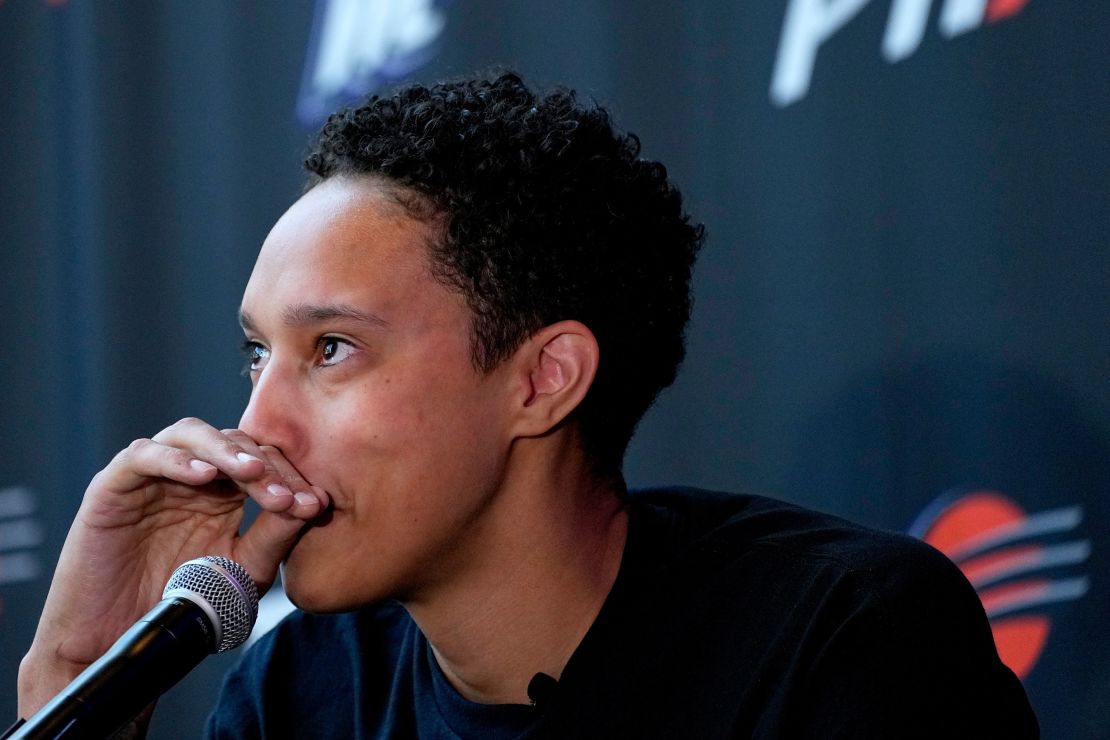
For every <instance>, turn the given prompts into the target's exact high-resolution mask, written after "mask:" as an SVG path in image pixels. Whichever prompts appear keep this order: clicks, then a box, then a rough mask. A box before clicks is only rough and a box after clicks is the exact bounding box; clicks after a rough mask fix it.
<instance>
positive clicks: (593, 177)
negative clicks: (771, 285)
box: [305, 73, 704, 473]
mask: <svg viewBox="0 0 1110 740" xmlns="http://www.w3.org/2000/svg"><path fill="white" fill-rule="evenodd" d="M639 154H640V141H639V139H638V138H637V137H636V136H635V135H634V134H630V133H621V132H619V131H617V130H615V129H614V126H613V123H612V121H611V118H610V115H609V113H608V112H607V111H606V110H605V109H604V108H602V107H600V106H597V105H584V104H581V103H579V102H578V100H577V98H576V96H575V93H574V91H572V90H568V89H563V88H557V89H554V90H552V91H549V92H546V93H544V92H536V91H533V90H531V89H529V87H528V86H527V85H526V84H525V83H524V82H523V81H522V80H521V78H520V77H519V76H517V75H516V74H513V73H503V74H501V75H499V76H497V77H496V78H495V79H485V78H481V79H466V80H456V81H451V82H444V83H440V84H436V85H433V86H431V87H424V86H421V85H412V86H408V87H404V88H401V89H399V90H397V91H395V92H393V93H392V94H389V95H384V96H378V95H374V96H372V97H370V98H369V100H367V101H366V102H365V103H364V104H363V105H361V106H359V107H355V108H350V109H347V110H343V111H340V112H338V113H335V114H333V115H332V116H331V117H330V118H329V119H328V121H327V123H325V124H324V127H323V129H322V130H321V131H320V132H319V134H318V135H317V137H316V139H315V140H314V142H313V143H312V145H311V147H310V150H309V153H308V156H307V158H306V160H305V167H306V168H307V169H308V170H309V172H310V173H311V174H310V176H309V182H308V184H307V187H308V188H311V187H312V186H313V185H315V184H316V183H318V182H320V181H322V180H323V179H326V178H328V177H332V176H335V175H348V176H349V175H370V176H375V177H379V178H382V179H384V180H385V181H386V182H387V183H390V184H396V185H400V186H402V188H403V189H404V190H407V191H411V192H412V193H416V194H418V195H419V196H420V197H418V198H411V197H410V198H408V203H407V205H408V207H409V208H410V210H413V211H414V212H415V215H417V216H418V217H420V218H421V219H422V220H430V218H431V217H432V216H440V217H442V223H443V236H442V238H441V239H440V240H439V241H438V243H436V244H433V245H432V246H431V252H432V255H431V256H432V265H433V273H434V274H435V275H436V277H437V278H438V279H440V280H442V281H444V282H445V283H446V284H447V285H449V286H451V287H453V288H454V289H457V290H459V291H460V292H461V293H462V295H464V296H465V297H466V299H467V302H468V304H469V306H470V308H471V310H472V311H473V313H474V323H473V336H472V339H471V341H472V345H471V346H472V357H473V361H474V365H475V367H476V368H477V369H479V370H480V371H483V372H488V371H490V370H491V369H493V368H494V367H496V366H497V365H498V364H499V363H501V362H502V361H503V360H505V359H506V358H508V357H509V356H510V355H511V354H512V353H513V352H514V351H515V350H516V349H517V348H518V347H519V346H520V344H521V343H522V342H523V341H524V340H525V339H527V338H528V337H529V336H531V335H532V334H534V333H535V332H536V331H538V330H539V329H541V328H542V327H544V326H547V325H549V324H552V323H555V322H557V321H561V320H563V319H575V320H578V321H581V322H582V323H583V324H585V325H586V326H588V327H590V329H591V330H592V331H593V332H594V334H595V336H596V337H597V341H598V344H599V346H600V351H601V358H600V362H599V367H598V373H597V377H596V379H595V381H594V384H593V386H592V387H591V389H590V391H589V392H588V394H587V396H586V398H585V399H584V401H583V402H582V404H581V405H580V406H579V407H578V408H577V409H576V410H575V412H574V414H573V415H572V417H571V418H572V419H574V420H576V421H577V422H578V424H579V432H580V434H581V438H582V443H583V446H584V448H585V451H586V452H587V454H589V455H590V456H591V457H592V459H593V460H594V462H595V464H596V465H597V468H598V470H599V471H600V472H605V473H619V471H620V468H621V463H622V460H623V457H624V451H625V448H626V447H627V445H628V441H629V439H630V438H631V437H632V433H633V431H634V430H635V427H636V424H637V423H638V422H639V420H640V417H641V416H643V414H644V412H645V411H647V409H648V407H649V406H650V405H651V404H652V402H653V401H654V400H655V397H656V396H657V395H658V393H659V391H660V390H662V389H663V388H665V387H667V386H668V385H670V384H671V383H672V382H673V381H674V378H675V374H676V372H677V370H678V365H679V363H680V362H681V361H682V358H683V356H684V355H685V341H684V332H685V327H686V323H687V321H688V319H689V316H690V272H691V269H692V267H693V263H694V259H695V257H696V256H697V252H698V250H699V249H700V247H701V244H702V241H703V239H704V229H703V227H702V226H701V225H700V224H694V223H691V221H690V218H689V216H688V215H687V214H686V213H685V212H684V211H683V208H682V196H681V194H680V193H679V192H678V190H677V189H676V188H675V187H674V186H673V185H672V184H671V183H670V182H669V181H668V179H667V170H666V168H664V167H663V165H662V164H659V163H658V162H651V161H647V160H644V159H640V157H639Z"/></svg>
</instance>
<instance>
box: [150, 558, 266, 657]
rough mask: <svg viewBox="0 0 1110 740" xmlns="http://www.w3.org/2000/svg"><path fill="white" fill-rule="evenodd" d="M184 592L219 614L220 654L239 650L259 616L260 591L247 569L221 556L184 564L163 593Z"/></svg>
mask: <svg viewBox="0 0 1110 740" xmlns="http://www.w3.org/2000/svg"><path fill="white" fill-rule="evenodd" d="M174 589H184V590H186V591H189V592H191V593H193V594H196V595H197V596H199V597H200V598H201V599H203V600H204V601H205V603H207V604H208V605H209V606H210V607H211V608H212V611H213V612H215V615H216V618H217V619H218V620H219V624H218V625H216V629H217V630H218V632H219V634H220V644H219V646H218V647H217V648H216V652H218V653H222V652H224V651H225V650H231V649H232V648H236V647H239V645H241V644H242V643H243V641H244V640H246V639H247V637H248V636H249V635H250V633H251V629H252V628H253V627H254V620H255V618H256V617H258V589H257V588H256V587H255V585H254V580H253V579H251V577H250V574H249V573H247V570H246V568H244V567H243V566H241V565H239V563H236V562H235V561H234V560H229V559H228V558H223V557H220V556H219V555H205V556H204V557H202V558H196V559H195V560H190V561H189V562H187V563H182V564H181V565H179V566H178V567H177V570H175V571H174V572H173V575H171V576H170V580H169V583H167V584H166V589H165V591H164V592H163V593H164V594H168V593H169V592H170V591H172V590H174Z"/></svg>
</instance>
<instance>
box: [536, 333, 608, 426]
mask: <svg viewBox="0 0 1110 740" xmlns="http://www.w3.org/2000/svg"><path fill="white" fill-rule="evenodd" d="M522 349H523V350H525V354H524V357H523V358H522V359H524V360H525V362H526V369H527V391H526V393H525V398H524V402H523V404H522V405H521V407H520V408H519V412H520V421H521V422H522V429H521V430H520V431H521V434H522V435H524V436H534V435H539V434H544V433H546V432H547V431H549V430H550V429H551V428H552V427H554V426H555V425H556V424H558V423H559V422H560V421H562V420H563V419H565V418H566V417H567V416H568V415H569V414H570V413H571V412H572V411H574V409H575V408H576V407H577V406H578V404H580V403H581V402H582V399H583V398H585V397H586V393H587V391H589V389H590V386H591V385H592V384H593V380H594V376H595V375H596V374H597V364H598V354H599V353H598V346H597V340H596V339H595V338H594V335H593V332H591V331H590V330H589V329H588V328H587V327H586V326H585V325H584V324H582V323H580V322H577V321H560V322H559V323H557V324H552V325H551V326H547V327H544V328H543V329H542V330H540V331H539V332H537V333H536V334H535V335H533V336H532V337H531V338H530V339H529V340H528V342H526V343H525V346H524V347H522Z"/></svg>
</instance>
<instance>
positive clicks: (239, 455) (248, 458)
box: [235, 452, 261, 463]
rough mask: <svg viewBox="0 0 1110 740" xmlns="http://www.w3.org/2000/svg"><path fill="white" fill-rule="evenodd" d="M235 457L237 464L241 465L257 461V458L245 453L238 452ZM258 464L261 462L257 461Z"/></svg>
mask: <svg viewBox="0 0 1110 740" xmlns="http://www.w3.org/2000/svg"><path fill="white" fill-rule="evenodd" d="M235 457H236V458H238V460H239V462H242V463H249V462H254V461H255V460H258V458H257V457H255V456H254V455H248V454H247V453H245V452H239V453H237V454H236V455H235ZM259 462H261V460H259Z"/></svg>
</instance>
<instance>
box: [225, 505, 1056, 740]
mask: <svg viewBox="0 0 1110 740" xmlns="http://www.w3.org/2000/svg"><path fill="white" fill-rule="evenodd" d="M631 499H632V503H630V505H629V515H630V518H629V536H628V542H627V544H626V546H625V552H624V557H623V559H622V562H621V566H620V572H619V574H618V576H617V580H616V582H615V584H614V586H613V589H612V591H611V592H610V594H609V597H608V598H607V600H606V602H605V604H604V606H603V607H602V610H601V613H600V614H599V615H598V617H597V619H596V620H595V622H594V624H593V625H592V626H591V628H590V630H589V632H588V633H587V634H586V636H585V638H584V639H583V641H582V643H581V644H580V645H579V647H578V649H577V650H576V651H575V653H574V654H573V656H572V657H571V659H570V661H569V662H568V664H567V666H566V668H565V669H564V671H563V674H562V676H561V677H560V680H559V681H558V682H557V683H556V682H554V681H552V680H543V677H542V676H541V677H539V678H538V679H537V680H535V681H533V684H532V687H531V690H530V695H531V696H532V697H533V698H534V699H536V704H535V705H534V706H527V705H493V706H491V705H481V704H475V703H473V702H469V701H467V700H466V699H464V698H463V697H461V696H460V695H459V694H458V693H457V692H456V691H455V690H454V689H453V688H452V687H451V686H450V684H449V683H448V682H447V680H446V678H445V677H444V676H443V674H442V672H441V671H440V669H439V667H438V665H437V664H436V662H435V659H434V658H433V656H432V654H431V649H430V646H429V645H428V642H427V640H426V639H425V638H424V636H423V635H422V634H421V632H420V630H419V629H418V628H417V627H416V625H415V623H413V621H412V620H411V619H410V618H409V616H408V614H407V612H406V611H405V610H404V609H403V608H402V607H401V606H399V605H396V604H384V605H381V606H377V607H372V608H368V609H364V610H362V611H359V612H355V613H349V614H338V615H310V614H303V613H297V614H294V615H291V616H290V617H289V618H288V619H286V620H285V621H284V622H282V623H281V624H280V625H279V626H278V627H277V628H275V629H274V630H273V631H272V632H270V633H269V634H268V635H266V636H265V637H263V638H262V639H261V640H260V641H259V642H258V643H257V644H256V645H255V646H254V647H252V648H251V649H250V650H249V651H247V653H246V654H245V655H244V657H243V660H242V661H241V663H240V664H239V666H238V667H237V668H235V669H234V670H233V671H232V673H231V674H230V675H229V676H228V678H227V681H226V682H225V685H224V689H223V693H222V695H221V698H220V702H219V704H218V706H217V708H216V710H215V712H214V713H213V715H212V716H211V717H210V718H209V725H208V730H209V736H211V737H215V738H256V737H266V738H286V737H290V738H308V737H311V738H378V737H382V738H384V737H389V738H407V737H421V738H457V737H462V738H515V737H530V738H531V737H536V738H541V737H542V738H564V737H565V738H593V737H596V738H619V737H629V738H680V737H682V738H685V737H689V738H718V737H721V738H724V737H727V738H747V737H760V738H764V737H766V738H778V737H782V738H888V737H898V738H908V737H922V738H925V737H928V738H935V737H944V738H964V737H967V738H1033V737H1037V736H1038V731H1037V723H1036V719H1035V718H1034V716H1033V713H1032V710H1031V709H1030V707H1029V703H1028V701H1027V699H1026V697H1025V693H1024V691H1023V689H1022V687H1021V684H1020V682H1019V681H1018V680H1017V678H1016V677H1015V676H1014V675H1013V673H1011V672H1010V671H1009V670H1008V669H1007V668H1006V667H1005V666H1003V665H1002V664H1001V662H1000V661H999V659H998V655H997V653H996V651H995V648H994V642H993V639H992V637H991V633H990V627H989V625H988V623H987V620H986V617H985V615H984V613H983V609H982V606H981V605H980V603H979V600H978V598H977V596H976V595H975V592H974V591H973V590H972V588H971V586H970V585H969V584H968V583H967V581H966V580H965V579H964V578H963V576H962V575H961V574H960V572H959V571H958V570H957V569H956V568H955V566H953V565H952V564H951V563H950V562H949V561H948V560H947V559H946V558H945V557H944V556H943V555H941V554H940V553H938V552H937V551H935V550H933V549H932V548H931V547H929V546H928V545H925V544H924V543H921V542H919V541H917V540H914V539H912V538H909V537H905V536H902V535H896V534H889V533H883V532H876V531H874V530H869V529H865V528H863V527H859V526H856V525H853V524H850V523H848V522H845V521H843V520H840V519H836V518H835V517H830V516H826V515H823V514H818V513H816V512H812V511H807V510H805V509H801V508H798V507H795V506H790V505H788V504H784V503H782V502H778V501H774V500H771V499H766V498H760V497H754V496H738V495H730V494H718V493H710V492H706V491H698V490H694V489H677V488H676V489H661V490H652V491H640V492H635V493H633V494H632V496H631Z"/></svg>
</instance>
